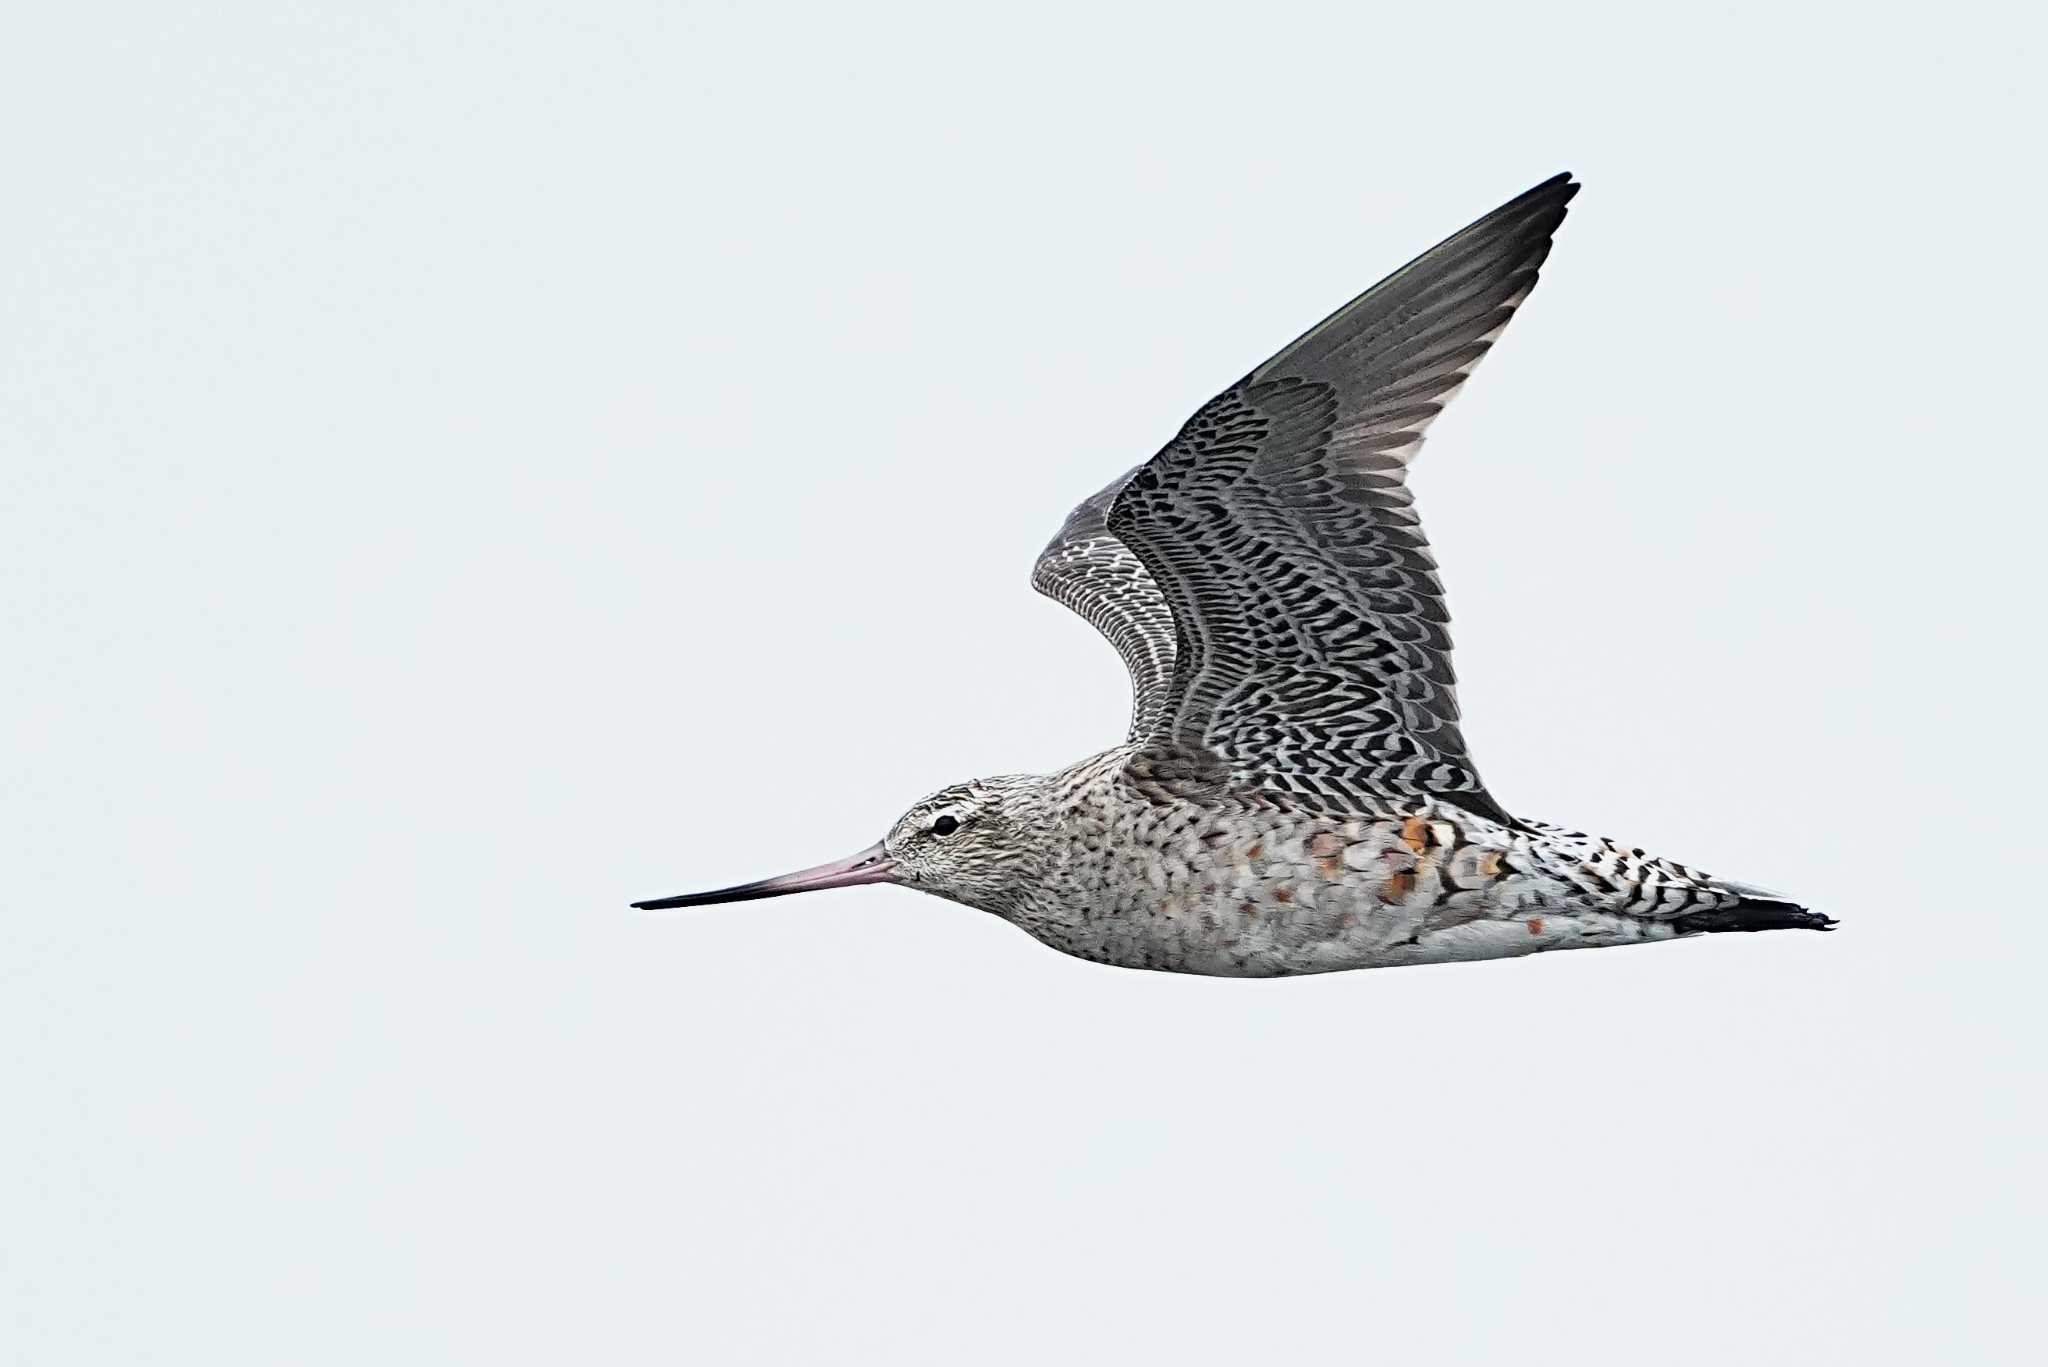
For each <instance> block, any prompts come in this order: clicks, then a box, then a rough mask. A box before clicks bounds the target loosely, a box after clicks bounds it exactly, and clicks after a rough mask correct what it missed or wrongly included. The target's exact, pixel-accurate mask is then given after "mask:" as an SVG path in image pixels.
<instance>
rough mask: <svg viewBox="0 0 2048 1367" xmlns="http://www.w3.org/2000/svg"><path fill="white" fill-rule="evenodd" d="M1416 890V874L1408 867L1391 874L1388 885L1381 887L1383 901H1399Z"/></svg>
mask: <svg viewBox="0 0 2048 1367" xmlns="http://www.w3.org/2000/svg"><path fill="white" fill-rule="evenodd" d="M1414 891H1415V874H1414V873H1413V872H1412V871H1411V870H1408V869H1402V870H1401V871H1400V872H1399V873H1395V874H1390V875H1389V876H1388V878H1387V881H1386V885H1385V886H1384V887H1382V888H1381V889H1380V900H1381V901H1382V902H1398V901H1400V900H1402V899H1403V898H1405V897H1406V896H1408V894H1409V893H1411V892H1414Z"/></svg>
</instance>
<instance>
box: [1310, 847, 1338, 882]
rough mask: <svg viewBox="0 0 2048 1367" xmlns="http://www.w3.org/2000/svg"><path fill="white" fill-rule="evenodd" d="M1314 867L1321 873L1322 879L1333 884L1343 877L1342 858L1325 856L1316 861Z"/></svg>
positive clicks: (1336, 855)
mask: <svg viewBox="0 0 2048 1367" xmlns="http://www.w3.org/2000/svg"><path fill="white" fill-rule="evenodd" d="M1316 867H1318V868H1320V869H1321V870H1322V871H1323V877H1324V878H1325V879H1327V880H1329V881H1330V882H1332V883H1334V882H1336V881H1337V880H1338V879H1340V878H1342V877H1343V876H1344V856H1342V855H1339V854H1326V855H1324V856H1323V857H1322V858H1320V859H1318V860H1316Z"/></svg>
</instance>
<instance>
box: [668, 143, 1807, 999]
mask: <svg viewBox="0 0 2048 1367" xmlns="http://www.w3.org/2000/svg"><path fill="white" fill-rule="evenodd" d="M1577 189H1578V187H1577V186H1576V185H1575V184H1573V183H1572V182H1571V181H1570V179H1569V178H1568V177H1565V176H1558V177H1555V178H1553V179H1551V180H1549V181H1546V182H1544V183H1543V184H1541V185H1539V186H1537V187H1535V188H1534V189H1532V190H1530V191H1529V192H1528V193H1526V194H1524V195H1521V196H1519V197H1517V198H1516V199H1514V200H1512V201H1510V202H1509V203H1507V204H1505V205H1503V206H1502V207H1501V208H1499V209H1497V210H1495V211H1494V212H1493V213H1491V214H1488V215H1487V216H1486V217H1485V218H1482V219H1480V220H1479V221H1478V222H1476V223H1474V224H1472V225H1471V226H1470V227H1468V228H1466V229H1464V230H1463V231H1462V232H1459V233H1457V234H1454V235H1453V236H1452V237H1450V238H1448V239H1446V240H1445V241H1444V242H1443V243H1441V244H1439V245H1438V246H1437V247H1435V248H1433V249H1431V250H1430V251H1429V252H1426V253H1424V254H1423V255H1422V256H1420V257H1418V258H1416V260H1415V261H1413V262H1411V263H1409V264H1408V265H1407V266H1405V267H1403V268H1402V269H1401V270H1399V271H1397V272H1395V273H1394V274H1393V275H1391V276H1389V277H1388V278H1387V279H1386V280H1384V281H1382V282H1381V283H1380V284H1379V285H1377V286H1375V287H1374V288H1373V289H1371V290H1369V291H1367V292H1366V293H1365V294H1363V295H1361V296H1359V297H1358V298H1357V299H1355V300H1353V301H1352V302H1351V303H1349V304H1347V305H1346V306H1345V307H1344V308H1342V309H1340V310H1338V311H1337V312H1336V313H1334V314H1332V315H1331V316H1330V317H1329V318H1327V319H1325V320H1324V321H1323V322H1322V323H1320V324H1318V325H1317V326H1316V327H1315V328H1312V329H1311V330H1310V331H1309V332H1307V333H1306V334H1304V335H1303V336H1302V337H1301V338H1299V339H1297V340H1296V341H1295V342H1293V343H1292V344H1290V345H1289V346H1287V347H1285V348H1283V349H1282V350H1281V351H1280V352H1279V353H1278V354H1277V355H1276V356H1274V357H1273V358H1272V359H1271V360H1269V361H1267V362H1266V363H1265V364H1264V365H1262V366H1260V367H1258V368H1257V369H1256V370H1254V371H1253V372H1252V373H1251V374H1250V375H1248V376H1246V377H1245V379H1243V380H1242V381H1240V382H1238V383H1237V384H1235V385H1233V386H1231V387H1230V388H1229V389H1227V390H1225V391H1224V392H1223V393H1222V394H1220V395H1218V396H1217V397H1216V398H1215V399H1213V400H1211V401H1210V402H1209V403H1207V404H1205V405H1203V407H1202V408H1201V410H1200V411H1199V412H1197V413H1196V414H1195V416H1194V417H1192V418H1190V419H1189V420H1188V422H1187V423H1186V424H1185V425H1184V426H1183V427H1182V428H1181V430H1180V432H1179V434H1178V435H1177V436H1176V437H1175V438H1174V439H1173V440H1172V441H1171V442H1169V443H1168V444H1167V445H1166V446H1165V447H1164V448H1163V449H1162V450H1161V451H1160V452H1159V454H1158V455H1156V456H1154V457H1153V458H1152V459H1151V460H1150V461H1148V462H1146V463H1145V464H1143V465H1141V466H1139V467H1137V468H1136V469H1135V470H1132V471H1130V472H1128V473H1127V474H1125V475H1124V476H1122V477H1120V478H1119V479H1117V480H1116V481H1114V482H1112V483H1111V484H1110V485H1109V486H1108V487H1107V488H1105V489H1103V490H1101V491H1100V492H1099V493H1097V494H1096V495H1095V496H1093V497H1092V498H1090V499H1088V500H1086V501H1085V502H1083V503H1082V504H1081V505H1080V506H1079V507H1078V508H1076V509H1075V510H1074V512H1073V513H1072V515H1071V516H1069V517H1068V519H1067V521H1066V523H1065V524H1064V525H1063V526H1062V527H1061V529H1060V532H1059V534H1058V535H1057V536H1055V537H1054V538H1053V541H1052V542H1051V544H1049V545H1048V546H1047V547H1046V548H1045V551H1044V552H1043V553H1042V554H1041V556H1040V557H1039V560H1038V563H1037V565H1036V567H1035V568H1034V571H1033V574H1032V583H1033V585H1034V586H1035V587H1037V588H1038V589H1039V591H1040V592H1042V593H1045V594H1047V595H1048V596H1050V597H1052V598H1054V599H1057V600H1058V601H1060V602H1061V603H1064V604H1065V605H1066V606H1068V607H1070V608H1072V609H1073V610H1074V611H1076V612H1077V613H1079V614H1080V615H1081V616H1082V617H1084V618H1085V619H1086V620H1087V621H1089V622H1090V623H1091V624H1093V625H1094V626H1095V627H1096V628H1097V629H1098V630H1100V631H1101V632H1102V633H1103V635H1104V636H1106V637H1107V638H1108V639H1109V641H1110V642H1111V644H1112V645H1114V646H1115V647H1116V649H1117V651H1118V653H1119V654H1120V655H1121V656H1122V657H1123V660H1124V663H1125V665H1126V666H1127V667H1128V668H1129V670H1130V673H1131V682H1132V689H1133V707H1132V716H1131V726H1130V731H1129V734H1128V737H1127V739H1126V741H1125V742H1124V743H1123V744H1122V745H1119V746H1117V747H1116V748H1114V749H1111V750H1108V751H1105V752H1103V753H1102V754H1099V755H1095V756H1092V757H1090V758H1089V759H1086V760H1083V761H1081V762H1080V763H1078V764H1076V765H1074V766H1072V767H1070V768H1068V769H1065V770H1063V771H1061V772H1059V773H1056V774H1052V775H1046V776H1008V777H1001V778H992V779H983V780H977V781H975V782H971V783H966V784H960V785H957V786H955V787H953V788H949V789H946V790H944V791H942V792H940V793H936V794H934V795H933V796H931V797H930V798H927V799H925V800H924V801H923V802H920V803H919V804H917V806H915V807H913V808H912V809H911V810H910V811H909V812H907V813H906V814H905V815H904V816H903V817H902V818H901V819H900V820H899V821H898V822H897V823H896V825H895V827H894V828H893V829H892V830H891V831H890V833H889V835H888V836H887V837H886V838H885V839H884V840H883V841H882V842H881V843H879V844H878V845H876V846H874V847H873V848H871V849H869V850H866V851H863V852H862V853H861V854H860V855H856V856H854V857H853V858H852V859H849V860H845V861H841V862H840V863H838V864H833V865H825V866H822V867H820V868H818V869H814V870H809V871H807V872H805V873H803V874H796V875H790V876H788V877H786V878H782V879H770V880H767V881H766V882H763V883H756V884H747V885H744V886H742V887H739V888H730V889H725V890H722V891H720V892H715V893H703V894H694V895H689V896H684V897H677V898H665V899H661V900H659V901H656V902H652V903H642V904H639V905H643V906H655V907H662V906H687V905H698V904H702V903H708V902H719V901H734V900H741V899H744V898H752V897H766V896H776V895H779V894H781V893H785V892H795V891H805V890H809V889H813V888H821V887H835V886H843V885H846V884H851V883H866V882H895V883H900V884H904V885H907V886H910V887H914V888H918V889H920V890H922V891H926V892H931V893H934V894H936V895H939V896H942V897H947V898H950V899H952V900H954V901H958V902H962V903H965V904H967V905H970V906H975V907H979V908H982V909H984V910H987V911H991V912H994V913H995V914H997V915H1000V916H1002V917H1004V918H1005V919H1007V920H1009V921H1011V922H1013V923H1014V924H1016V925H1018V926H1019V927H1021V928H1022V929H1024V930H1026V931H1028V932H1029V933H1030V934H1032V935H1034V936H1035V937H1037V938H1038V939H1040V940H1042V941H1044V942H1045V943H1046V944H1048V945H1051V946H1053V947H1054V948H1056V949H1059V950H1063V951H1065V952H1066V953H1069V954H1073V955H1076V956H1079V957H1081V958H1085V959H1093V960H1097V961H1099V962H1103V963H1110V964H1119V965H1123V966H1126V967H1131V968H1154V969H1167V970H1174V971H1180V972H1190V973H1208V974H1218V975H1226V976H1241V977H1270V976H1275V975H1281V974H1293V973H1317V972H1326V971H1329V970H1333V969H1346V968H1376V967H1386V966H1392V965H1398V964H1419V963H1434V962H1442V961H1446V960H1457V959H1488V958H1501V957H1507V956H1511V955H1520V954H1529V953H1534V952H1536V951H1539V950H1550V949H1571V948H1586V947H1595V946H1603V945H1620V944H1635V943H1640V942H1642V941H1646V940H1661V939H1670V938H1672V937H1674V936H1681V935H1687V934H1693V933H1697V932H1700V931H1716V930H1763V929H1777V928H1792V927H1804V928H1814V929H1825V928H1826V927H1827V926H1828V925H1830V924H1831V922H1829V921H1828V920H1827V918H1825V917H1822V916H1818V915H1815V914H1814V913H1812V912H1808V911H1806V910H1804V909H1803V908H1800V907H1797V906H1795V905H1793V904H1792V903H1790V902H1786V901H1783V900H1780V899H1778V898H1775V897H1773V896H1772V895H1770V894H1768V893H1764V892H1762V891H1760V890H1758V889H1755V888H1751V887H1748V886H1746V885H1743V884H1739V883H1732V882H1727V881H1725V880H1717V879H1713V878H1709V877H1708V876H1706V875H1704V874H1702V873H1699V872H1697V871H1695V870H1693V869H1689V868H1687V867H1685V866H1684V865H1681V864H1677V863H1674V862H1672V861H1670V860H1666V859H1659V858H1655V857H1652V856H1650V855H1647V854H1645V853H1644V852H1643V851H1642V850H1639V849H1633V848H1625V847H1622V846H1620V845H1617V844H1615V843H1614V842H1612V841H1608V840H1601V839H1596V838H1594V837H1590V836H1586V835H1581V834H1579V833H1577V832H1575V831H1567V830H1563V829H1560V828H1558V827H1554V826H1549V825H1545V824H1543V823H1540V822H1533V821H1528V820H1524V819H1518V818H1516V817H1513V816H1511V815H1509V813H1508V812H1507V811H1506V810H1505V809H1503V808H1502V807H1501V806H1500V805H1499V804H1498V803H1497V802H1496V801H1495V800H1494V798H1493V796H1492V795H1491V794H1490V793H1489V792H1488V791H1487V789H1486V788H1485V786H1484V785H1483V784H1482V783H1481V782H1480V779H1479V773H1478V770H1477V768H1476V766H1475V765H1474V764H1473V762H1472V759H1471V757H1470V755H1469V754H1468V753H1467V751H1466V747H1465V743H1464V740H1463V738H1462V736H1461V735H1460V733H1459V729H1458V707H1457V699H1456V694H1455V690H1454V680H1453V675H1452V671H1451V662H1450V637H1449V634H1448V630H1447V624H1448V621H1449V614H1448V612H1447V611H1446V610H1445V607H1444V602H1443V590H1442V585H1441V584H1440V582H1439V581H1438V579H1437V575H1436V569H1435V561H1434V560H1433V559H1432V558H1431V556H1430V552H1429V547H1428V543H1427V541H1426V540H1425V538H1424V536H1423V534H1422V528H1421V523H1420V521H1419V520H1418V519H1417V517H1416V515H1415V512H1414V507H1413V500H1412V498H1411V496H1410V494H1409V491H1408V488H1407V478H1406V477H1407V468H1408V465H1409V462H1410V461H1412V459H1413V458H1414V456H1415V453H1416V452H1417V450H1419V449H1420V446H1421V441H1422V433H1423V430H1424V428H1426V427H1427V426H1428V425H1429V423H1430V421H1431V420H1432V419H1434V418H1435V416H1436V415H1437V414H1438V413H1439V412H1440V411H1441V410H1442V408H1443V406H1444V404H1445V402H1447V401H1448V399H1449V397H1450V395H1451V394H1452V393H1453V392H1454V391H1455V390H1456V389H1457V387H1458V386H1459V385H1460V384H1462V383H1463V382H1464V380H1465V378H1466V376H1467V374H1468V373H1469V372H1470V371H1471V369H1472V367H1473V366H1474V365H1475V364H1476V363H1477V362H1478V360H1479V358H1480V357H1481V356H1483V355H1485V353H1486V352H1487V350H1488V349H1489V348H1490V347H1491V346H1492V344H1493V341H1494V339H1495V338H1496V337H1497V336H1498V335H1499V334H1500V331H1501V329H1502V328H1504V327H1505V326H1506V324H1507V322H1508V319H1509V318H1510V317H1511V316H1512V315H1513V313H1514V311H1515V309H1516V308H1517V307H1518V306H1519V305H1520V304H1521V302H1522V301H1523V300H1524V299H1525V298H1526V297H1527V296H1528V293H1529V291H1530V289H1531V288H1532V287H1533V286H1534V284H1535V282H1536V275H1537V268H1538V267H1539V266H1540V265H1541V263H1542V262H1543V260H1544V258H1545V257H1546V256H1547V255H1548V253H1549V250H1550V241H1551V236H1552V234H1553V233H1554V232H1555V231H1556V229H1557V227H1558V225H1559V224H1560V223H1561V222H1562V221H1563V219H1564V214H1565V205H1566V203H1567V202H1568V201H1569V200H1570V199H1571V197H1572V195H1573V194H1574V193H1575V192H1576V191H1577Z"/></svg>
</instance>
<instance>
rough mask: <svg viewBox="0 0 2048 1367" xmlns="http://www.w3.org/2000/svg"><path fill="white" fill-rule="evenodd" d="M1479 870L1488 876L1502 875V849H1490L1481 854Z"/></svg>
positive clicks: (1496, 876)
mask: <svg viewBox="0 0 2048 1367" xmlns="http://www.w3.org/2000/svg"><path fill="white" fill-rule="evenodd" d="M1479 872H1480V873H1482V874H1484V875H1485V876H1486V877H1488V878H1498V877H1500V851H1499V850H1488V851H1487V852H1486V853H1485V854H1482V855H1480V856H1479Z"/></svg>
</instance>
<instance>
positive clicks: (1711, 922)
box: [1671, 897, 1835, 935]
mask: <svg viewBox="0 0 2048 1367" xmlns="http://www.w3.org/2000/svg"><path fill="white" fill-rule="evenodd" d="M1671 927H1672V929H1674V930H1676V931H1677V932H1678V933H1679V934H1680V935H1699V934H1703V933H1709V932H1714V931H1722V930H1833V929H1834V928H1835V918H1834V917H1832V916H1823V915H1821V914H1820V913H1819V912H1817V911H1808V910H1807V909H1806V908H1805V907H1802V906H1800V905H1798V904H1797V903H1795V902H1780V901H1777V900H1775V899H1773V898H1769V897H1745V898H1743V899H1742V900H1741V901H1740V902H1737V903H1736V904H1735V905H1734V906H1732V907H1722V908H1720V909H1719V910H1718V911H1693V912H1687V913H1686V914H1685V915H1683V916H1678V917H1674V918H1672V921H1671Z"/></svg>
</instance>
